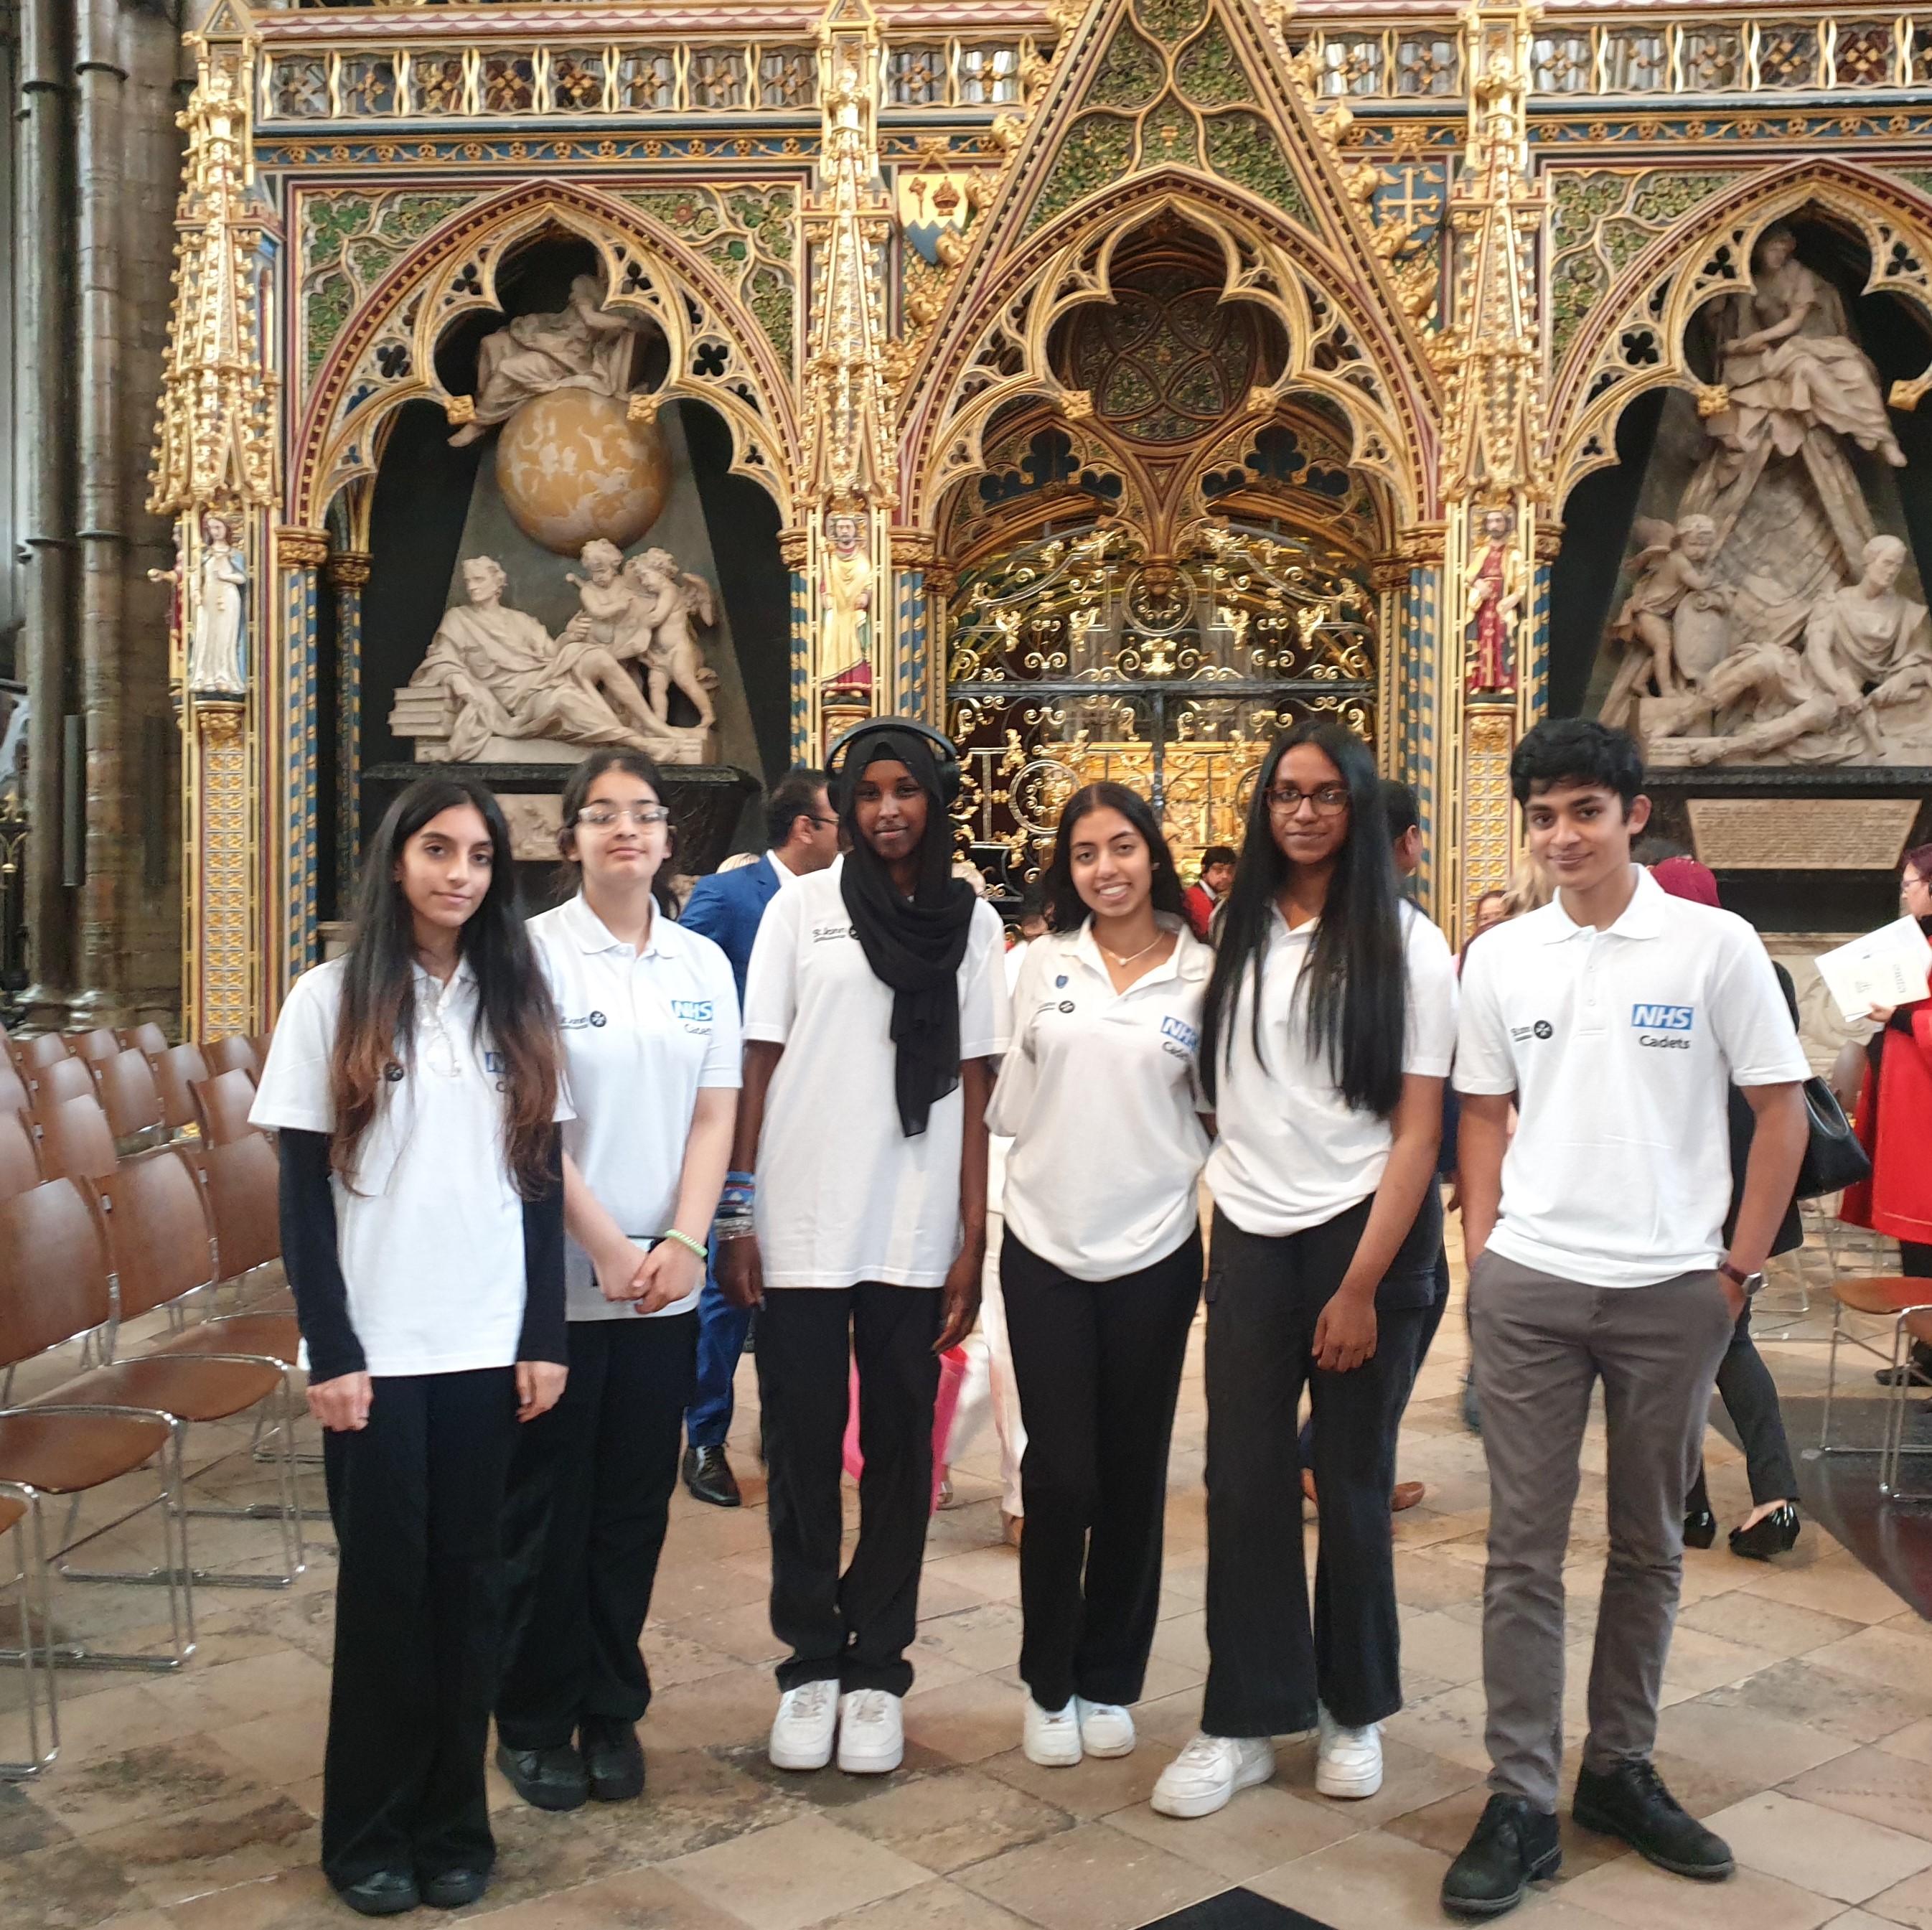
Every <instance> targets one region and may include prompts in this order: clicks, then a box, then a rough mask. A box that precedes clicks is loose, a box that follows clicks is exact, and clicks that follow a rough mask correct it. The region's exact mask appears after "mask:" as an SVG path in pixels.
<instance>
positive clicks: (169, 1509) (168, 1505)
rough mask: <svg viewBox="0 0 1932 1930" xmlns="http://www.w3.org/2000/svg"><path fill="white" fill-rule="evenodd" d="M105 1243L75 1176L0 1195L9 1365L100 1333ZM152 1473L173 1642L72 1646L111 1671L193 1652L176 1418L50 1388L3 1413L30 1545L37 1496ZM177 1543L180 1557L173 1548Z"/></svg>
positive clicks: (2, 1317)
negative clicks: (165, 1646)
mask: <svg viewBox="0 0 1932 1930" xmlns="http://www.w3.org/2000/svg"><path fill="white" fill-rule="evenodd" d="M112 1313H113V1295H112V1289H111V1287H110V1283H109V1271H108V1262H107V1242H106V1241H105V1240H104V1238H103V1237H102V1234H101V1223H100V1220H99V1219H98V1217H97V1216H96V1214H95V1210H94V1208H93V1207H92V1205H90V1204H89V1201H88V1200H87V1199H86V1196H84V1194H83V1192H82V1190H81V1188H80V1185H79V1184H78V1183H77V1181H74V1180H71V1179H50V1180H48V1181H46V1182H45V1183H44V1184H42V1185H40V1186H37V1187H34V1189H33V1190H32V1191H31V1193H22V1194H20V1196H19V1197H18V1198H17V1199H9V1200H6V1201H4V1202H0V1367H6V1368H8V1369H11V1368H13V1367H15V1366H17V1365H18V1364H19V1363H20V1362H21V1361H27V1360H31V1359H33V1358H34V1357H35V1356H36V1355H40V1354H43V1353H45V1352H47V1350H48V1349H49V1348H52V1347H57V1346H61V1345H62V1344H63V1343H65V1342H68V1341H70V1340H79V1339H80V1338H81V1337H83V1335H87V1334H95V1333H98V1331H100V1330H101V1328H104V1327H105V1326H106V1325H107V1322H108V1320H109V1318H110V1316H111V1314H112ZM143 1467H151V1468H152V1469H154V1472H155V1475H156V1491H155V1493H154V1499H153V1500H151V1501H148V1502H142V1504H141V1505H140V1506H139V1508H136V1510H135V1512H136V1513H142V1512H145V1511H146V1509H148V1508H151V1507H153V1506H155V1505H159V1507H160V1513H161V1543H162V1549H163V1559H162V1560H161V1562H160V1565H159V1566H158V1567H157V1568H156V1569H155V1570H154V1574H155V1576H156V1577H157V1579H158V1580H160V1581H161V1582H162V1583H163V1585H164V1586H165V1587H166V1590H167V1597H168V1621H169V1631H170V1634H171V1636H172V1641H171V1643H170V1650H169V1653H167V1654H166V1655H133V1654H126V1653H120V1654H115V1653H110V1652H105V1651H101V1650H96V1649H89V1648H86V1647H84V1646H80V1645H77V1644H74V1643H62V1645H61V1646H60V1647H59V1649H58V1651H57V1652H58V1655H59V1656H60V1658H61V1659H62V1661H68V1662H72V1663H78V1664H83V1665H87V1664H92V1665H94V1666H97V1667H107V1668H138V1669H176V1668H178V1667H180V1666H181V1664H182V1663H183V1662H184V1661H187V1658H188V1657H189V1656H190V1655H192V1654H193V1652H194V1598H193V1584H192V1583H191V1581H190V1579H189V1577H188V1559H187V1524H186V1521H185V1519H184V1516H183V1514H182V1511H181V1463H180V1458H179V1453H178V1436H177V1433H176V1430H175V1424H174V1421H173V1420H172V1417H171V1416H169V1415H167V1414H166V1413H163V1412H159V1411H158V1410H157V1409H153V1408H144V1407H137V1406H121V1405H118V1404H92V1403H67V1402H65V1400H61V1399H60V1398H58V1391H57V1392H56V1396H55V1397H50V1398H49V1399H48V1400H45V1401H39V1402H36V1403H34V1404H33V1405H32V1406H27V1407H7V1408H4V1409H0V1483H5V1484H7V1486H8V1487H10V1489H11V1490H13V1491H15V1492H16V1493H18V1494H20V1496H22V1497H23V1498H24V1499H25V1500H26V1503H27V1506H28V1513H29V1514H30V1516H31V1520H32V1526H33V1533H34V1540H35V1542H36V1544H37V1546H38V1547H41V1548H43V1549H44V1548H45V1547H46V1545H47V1544H46V1522H45V1519H44V1516H43V1502H44V1500H45V1499H46V1496H49V1495H55V1496H60V1497H62V1498H63V1499H74V1500H76V1501H77V1500H78V1499H79V1497H80V1496H83V1495H85V1494H88V1493H92V1491H93V1490H95V1489H96V1488H100V1487H106V1486H107V1484H109V1483H110V1481H118V1480H120V1479H121V1478H122V1477H124V1475H130V1474H133V1472H136V1469H140V1468H143ZM177 1547H178V1550H179V1553H178V1555H177V1553H176V1550H177Z"/></svg>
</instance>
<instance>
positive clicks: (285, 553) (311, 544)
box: [275, 523, 329, 569]
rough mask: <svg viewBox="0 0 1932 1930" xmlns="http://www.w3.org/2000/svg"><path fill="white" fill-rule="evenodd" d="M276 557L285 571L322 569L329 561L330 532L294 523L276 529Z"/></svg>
mask: <svg viewBox="0 0 1932 1930" xmlns="http://www.w3.org/2000/svg"><path fill="white" fill-rule="evenodd" d="M275 556H276V559H277V560H278V562H279V563H281V566H282V568H283V569H320V568H321V567H322V566H323V564H324V563H326V562H327V561H328V560H329V532H328V531H327V530H305V529H303V528H302V527H299V525H297V524H293V523H282V524H278V525H277V526H276V529H275Z"/></svg>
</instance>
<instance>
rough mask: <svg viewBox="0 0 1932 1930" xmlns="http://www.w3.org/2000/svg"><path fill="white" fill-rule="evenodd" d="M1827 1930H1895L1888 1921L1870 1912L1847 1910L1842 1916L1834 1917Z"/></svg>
mask: <svg viewBox="0 0 1932 1930" xmlns="http://www.w3.org/2000/svg"><path fill="white" fill-rule="evenodd" d="M1825 1930H1893V1925H1892V1924H1891V1922H1890V1921H1889V1920H1888V1919H1886V1918H1885V1917H1882V1916H1873V1914H1872V1913H1871V1912H1870V1910H1846V1911H1845V1912H1844V1913H1843V1915H1842V1916H1835V1917H1833V1918H1832V1920H1831V1921H1830V1922H1829V1923H1827V1924H1826V1925H1825Z"/></svg>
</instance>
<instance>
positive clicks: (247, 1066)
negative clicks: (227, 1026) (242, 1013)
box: [201, 1032, 262, 1084]
mask: <svg viewBox="0 0 1932 1930" xmlns="http://www.w3.org/2000/svg"><path fill="white" fill-rule="evenodd" d="M201 1055H202V1058H205V1060H206V1061H208V1070H209V1071H210V1072H211V1073H224V1072H245V1073H247V1074H248V1078H249V1082H250V1083H251V1084H253V1083H254V1079H255V1078H256V1076H257V1074H258V1073H260V1071H261V1070H262V1067H261V1062H260V1060H258V1059H257V1058H256V1056H255V1048H254V1046H252V1045H251V1043H249V1042H248V1040H246V1039H245V1038H244V1037H242V1035H241V1034H240V1033H239V1032H237V1033H236V1034H233V1036H232V1037H229V1038H226V1039H214V1040H210V1041H209V1043H208V1044H206V1045H205V1046H202V1049H201Z"/></svg>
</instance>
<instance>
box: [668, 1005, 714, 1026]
mask: <svg viewBox="0 0 1932 1930" xmlns="http://www.w3.org/2000/svg"><path fill="white" fill-rule="evenodd" d="M670 1009H671V1016H673V1018H675V1019H679V1021H681V1022H682V1024H683V1026H684V1029H685V1031H687V1032H708V1031H710V1029H711V1013H712V1001H711V1000H710V999H709V998H673V1000H672V1001H671V1002H670Z"/></svg>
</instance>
